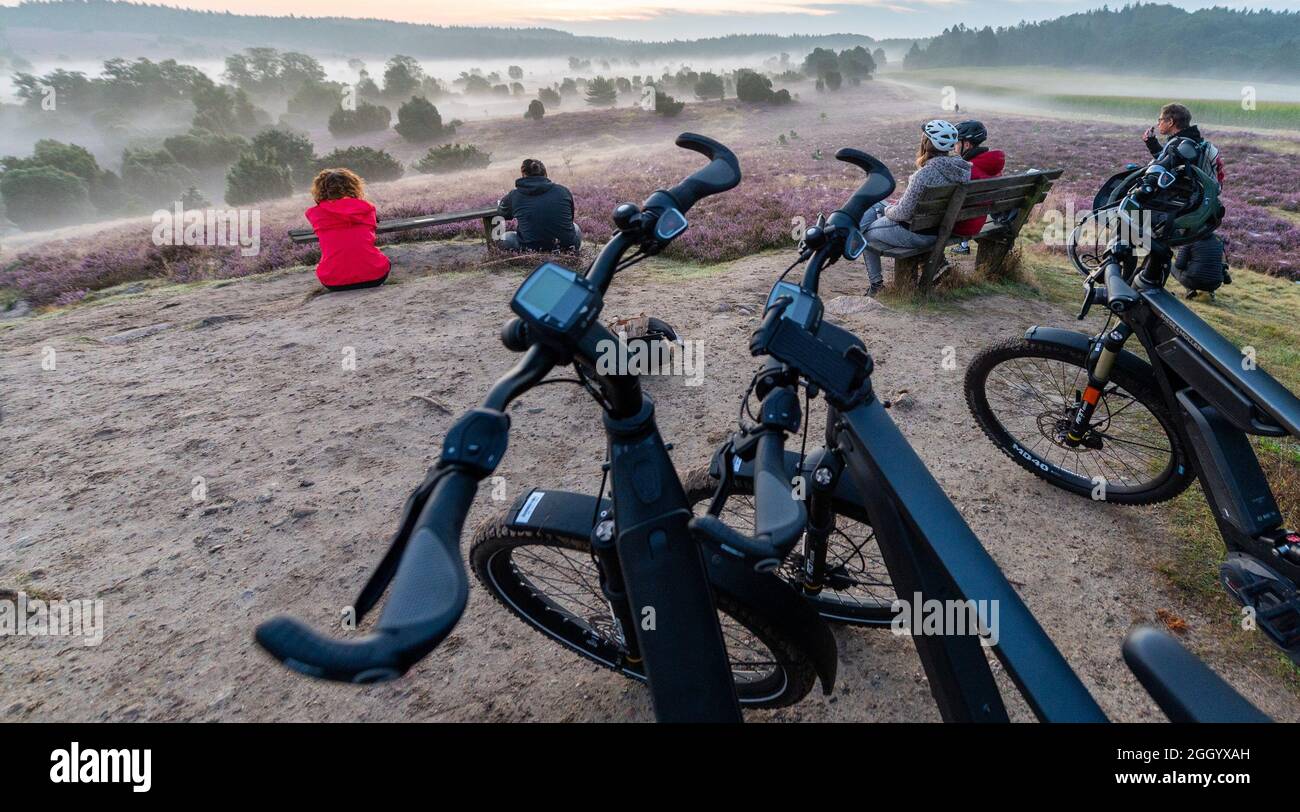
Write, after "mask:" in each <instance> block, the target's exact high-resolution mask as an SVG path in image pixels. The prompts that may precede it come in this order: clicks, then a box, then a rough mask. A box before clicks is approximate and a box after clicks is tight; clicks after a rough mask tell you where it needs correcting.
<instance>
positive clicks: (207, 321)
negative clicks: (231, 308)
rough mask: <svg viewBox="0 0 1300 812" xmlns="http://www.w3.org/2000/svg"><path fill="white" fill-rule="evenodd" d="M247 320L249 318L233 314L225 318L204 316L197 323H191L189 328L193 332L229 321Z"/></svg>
mask: <svg viewBox="0 0 1300 812" xmlns="http://www.w3.org/2000/svg"><path fill="white" fill-rule="evenodd" d="M246 318H248V317H247V316H244V315H241V314H239V313H231V314H229V315H225V316H204V317H203V318H201V319H198V320H197V321H192V322H190V324H189V328H190V329H191V330H198V329H201V328H203V327H212V326H213V325H216V324H222V323H224V322H228V321H243V320H244V319H246Z"/></svg>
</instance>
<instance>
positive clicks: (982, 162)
mask: <svg viewBox="0 0 1300 812" xmlns="http://www.w3.org/2000/svg"><path fill="white" fill-rule="evenodd" d="M957 137H958V138H960V139H961V140H960V141H959V142H958V143H957V152H958V154H959V155H961V157H962V158H963V159H965V160H967V161H969V162H970V179H971V180H981V179H982V178H996V177H997V176H999V175H1001V174H1002V170H1003V169H1004V168H1006V165H1007V156H1006V154H1005V153H1003V152H1002V150H1000V149H989V148H988V147H986V146H984V145H983V144H984V142H985V141H986V140H988V137H989V131H988V130H987V129H986V128H985V127H984V125H983V124H981V123H980V122H978V121H975V120H973V119H972V120H971V121H963V122H961V123H960V124H958V125H957ZM985 219H986V218H984V217H972V218H970V219H969V220H962V221H961V222H959V223H957V224H956V225H955V226H953V228H952V233H953V235H954V236H957V237H974V236H975V235H976V234H979V233H980V229H981V228H984V221H985ZM953 252H954V253H957V254H969V253H970V240H965V239H963V240H962V241H961V244H960V245H958V246H957V247H956V248H954V249H953Z"/></svg>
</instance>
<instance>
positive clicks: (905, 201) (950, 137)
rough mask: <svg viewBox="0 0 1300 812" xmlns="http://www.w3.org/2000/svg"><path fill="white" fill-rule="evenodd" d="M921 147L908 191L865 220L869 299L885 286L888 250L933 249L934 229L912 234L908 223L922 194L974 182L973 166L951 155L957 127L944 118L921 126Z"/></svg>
mask: <svg viewBox="0 0 1300 812" xmlns="http://www.w3.org/2000/svg"><path fill="white" fill-rule="evenodd" d="M921 130H922V133H921V146H920V147H919V148H918V149H917V151H916V172H914V173H913V174H912V177H911V178H909V179H908V181H907V191H905V192H904V193H903V197H902V198H901V199H900V200H899V201H898V202H897V203H896V204H894V205H892V206H886V205H885V204H884V203H877V204H876V205H875V206H872V207H871V208H870V209H868V210H867V213H866V214H865V215H864V216H863V218H862V223H861V227H862V234H863V236H865V237H866V238H867V248H866V250H865V251H863V252H862V256H863V259H864V261H865V262H866V263H867V278H868V279H869V280H870V282H871V287H870V288H869V289H868V290H867V295H868V296H875V295H876V294H877V293H879V292H880V289H881V288H882V287H884V285H885V277H884V273H883V272H882V271H881V268H880V257H881V254H882V253H883V252H884V251H888V250H891V249H895V248H929V247H931V246H933V245H934V241H935V239H937V235H936V233H935V231H934V230H933V229H927V230H926V231H921V232H917V231H912V229H911V228H910V227H909V226H908V224H909V223H910V222H911V220H912V216H913V215H914V214H915V213H916V204H917V202H919V201H920V199H921V193H922V192H924V191H925V190H926V189H928V188H929V187H931V186H946V185H948V184H951V183H960V182H961V181H966V180H970V172H971V165H970V163H969V162H967V161H966V160H964V159H962V158H958V157H957V156H955V155H949V154H948V153H950V152H951V151H952V149H953V147H955V146H957V141H958V137H957V128H956V127H954V126H953V125H952V124H949V123H948V122H946V121H943V120H942V119H935V120H933V121H927V122H926V123H925V124H924V125H922V127H921Z"/></svg>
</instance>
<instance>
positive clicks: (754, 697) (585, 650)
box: [469, 512, 816, 708]
mask: <svg viewBox="0 0 1300 812" xmlns="http://www.w3.org/2000/svg"><path fill="white" fill-rule="evenodd" d="M469 559H470V564H471V566H472V567H473V569H474V574H475V576H477V577H478V580H479V581H480V582H481V583H482V584H483V586H484V587H486V588H487V590H488V592H490V593H492V596H493V597H494V598H496V599H497V600H498V601H500V602H501V604H502V605H503V606H505V607H506V608H507V609H509V610H510V611H511V613H513V614H514V615H515V616H517V617H518V618H520V619H521V620H523V621H524V622H525V623H527V624H528V625H530V626H532V627H533V628H534V629H536V630H537V631H539V632H541V633H542V634H544V635H546V636H547V637H549V638H551V639H552V640H554V641H555V642H557V643H559V644H560V645H562V646H565V647H566V648H568V649H570V650H572V651H573V652H575V653H577V654H579V655H581V656H583V657H585V658H587V659H588V660H591V661H592V662H594V663H596V664H598V665H602V666H604V667H606V668H609V669H612V670H614V671H617V672H619V673H621V674H623V675H624V676H626V677H630V678H632V679H636V680H640V681H644V680H645V671H644V668H643V665H642V664H641V663H640V662H634V661H632V660H630V659H629V657H628V656H627V655H628V648H627V644H626V642H625V640H626V638H625V637H624V630H623V628H622V626H621V624H620V623H619V621H618V618H617V617H616V616H615V614H614V612H613V611H612V609H611V607H610V605H609V602H608V601H607V600H606V599H605V595H604V592H603V591H602V590H601V586H600V568H599V566H598V565H597V563H596V560H595V558H594V557H593V554H592V551H591V543H590V542H589V541H588V540H587V539H579V538H572V537H568V536H559V535H556V534H553V533H547V532H543V531H539V530H533V529H527V530H524V529H519V528H515V527H511V526H510V522H509V512H507V513H506V514H502V515H499V516H495V517H492V518H489V519H488V520H487V521H485V522H484V523H483V524H482V525H480V526H479V529H478V531H477V532H476V533H475V534H474V540H473V543H472V545H471V547H470V550H469ZM714 603H715V604H716V605H717V607H718V621H719V623H720V624H721V626H722V636H723V639H724V640H725V641H726V645H727V656H728V658H729V659H730V661H731V672H732V675H733V676H734V678H735V680H736V696H737V698H738V699H739V700H740V704H741V705H743V706H745V707H749V708H781V707H785V706H787V705H793V704H794V703H796V702H798V701H799V700H800V699H803V698H804V697H805V696H806V695H807V694H808V692H809V691H811V690H812V688H813V684H814V682H815V680H816V671H815V669H814V668H813V664H812V661H811V660H810V659H808V657H807V656H806V655H805V654H803V652H802V649H801V648H800V646H799V645H798V643H797V642H796V641H795V640H793V639H791V638H788V637H786V636H784V635H783V634H782V633H781V632H779V631H777V630H776V629H775V628H773V626H772V625H771V624H769V623H767V622H766V621H765V619H764V618H763V617H762V616H761V615H760V614H758V613H757V612H755V611H753V610H752V609H750V608H749V607H747V606H745V605H744V604H742V603H740V602H739V601H737V600H736V599H735V598H733V597H732V596H730V595H728V594H727V593H726V592H723V591H721V590H718V589H715V590H714Z"/></svg>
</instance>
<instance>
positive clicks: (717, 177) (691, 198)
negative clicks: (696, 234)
mask: <svg viewBox="0 0 1300 812" xmlns="http://www.w3.org/2000/svg"><path fill="white" fill-rule="evenodd" d="M676 144H677V146H679V147H681V148H683V149H689V150H692V151H693V152H698V153H700V154H701V155H703V156H705V157H706V158H708V159H709V164H708V166H706V167H704V168H703V169H700V170H697V171H696V172H695V173H694V174H693V175H691V176H690V177H688V178H686V180H683V181H682V182H681V183H679V184H677V185H676V186H674V187H673V188H671V189H669V190H668V194H670V195H672V198H673V199H674V200H675V201H677V208H678V210H679V211H681V212H683V213H685V212H686V211H687V210H688V209H690V208H691V206H694V205H695V204H696V203H698V202H699V201H700V200H702V199H704V198H706V197H708V196H710V195H716V194H721V193H722V192H725V191H727V190H728V189H734V188H735V187H736V184H738V183H740V161H739V160H737V159H736V154H735V153H734V152H732V151H731V150H730V149H728V148H727V147H725V146H723V145H722V144H720V143H718V142H717V141H714V140H713V139H712V138H709V137H707V136H703V135H698V134H696V133H682V134H681V135H679V136H677V141H676Z"/></svg>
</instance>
